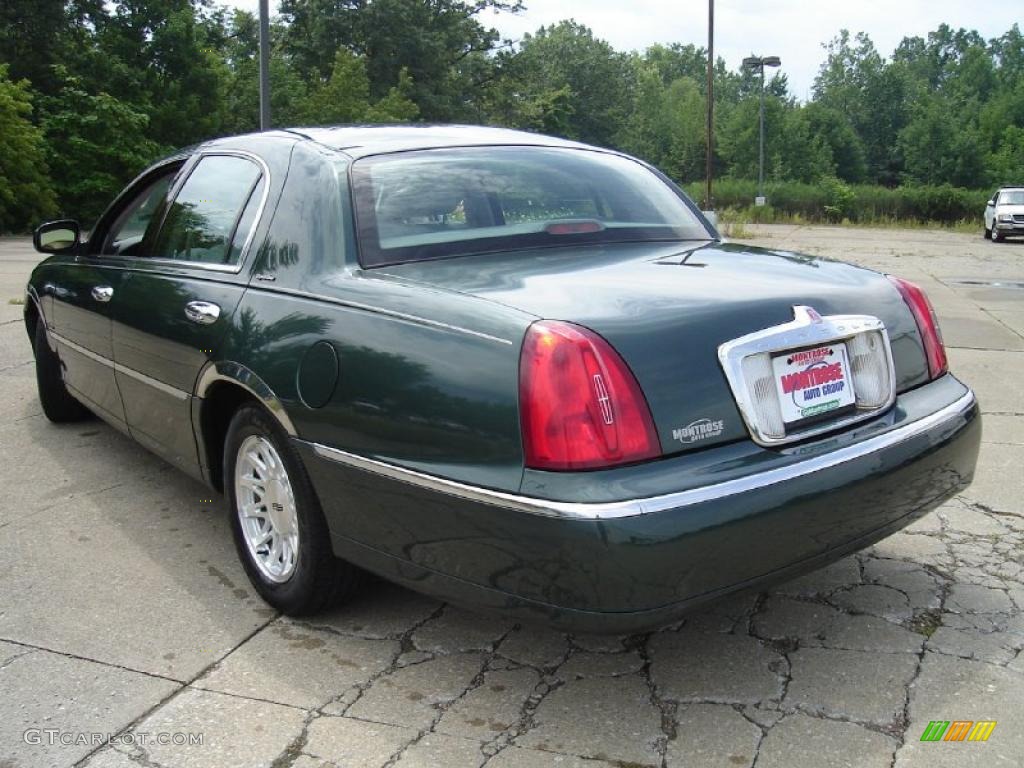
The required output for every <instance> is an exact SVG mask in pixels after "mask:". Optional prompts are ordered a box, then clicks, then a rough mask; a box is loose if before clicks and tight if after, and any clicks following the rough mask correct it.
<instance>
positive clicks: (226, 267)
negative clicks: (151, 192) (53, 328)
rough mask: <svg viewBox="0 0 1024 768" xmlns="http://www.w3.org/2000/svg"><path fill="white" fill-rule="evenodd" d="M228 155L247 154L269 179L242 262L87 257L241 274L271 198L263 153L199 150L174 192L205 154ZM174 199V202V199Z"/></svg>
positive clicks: (247, 240)
mask: <svg viewBox="0 0 1024 768" xmlns="http://www.w3.org/2000/svg"><path fill="white" fill-rule="evenodd" d="M224 155H227V156H232V157H242V158H245V159H247V160H251V161H252V162H254V163H256V165H258V166H259V168H260V173H261V174H262V178H263V179H264V180H265V181H266V183H265V184H264V185H263V194H262V196H261V197H260V205H259V208H257V209H256V217H255V218H254V219H253V222H252V226H251V227H250V228H249V233H248V234H247V235H246V237H245V243H243V244H242V250H241V251H240V252H239V255H238V263H237V264H210V263H208V262H205V261H184V260H182V259H168V258H161V257H159V256H131V255H128V254H124V255H121V254H117V255H115V256H113V257H111V256H104V254H97V255H96V256H95V257H87V258H97V259H104V258H119V259H124V260H125V261H126V262H127V264H129V265H130V266H129V268H130V269H137V268H138V267H139V265H142V264H155V265H157V266H163V267H183V268H187V269H199V270H203V271H206V272H220V273H223V274H229V275H237V274H239V273H240V272H241V271H242V269H243V268H244V267H245V264H246V261H247V260H248V258H249V249H250V248H251V246H252V242H253V240H254V239H255V237H256V230H257V229H259V225H260V222H261V221H262V220H263V213H264V210H265V209H266V206H267V200H268V199H269V198H270V167H269V166H268V165H267V164H266V162H265V161H264V160H263V158H262V157H260V156H259V155H256V154H254V153H252V152H246V151H245V150H242V149H211V150H206V151H202V152H197V153H196V155H195V159H194V161H193V162H192V163H191V165H190V166H189V168H188V174H187V175H186V176H185V178H183V179H182V180H181V182H180V183H179V184H177V185H176V186H175V188H174V192H175V194H177V193H178V192H180V191H181V188H182V186H184V185H185V183H187V182H188V179H189V177H190V176H191V175H192V173H193V172H194V171H195V169H196V168H197V167H198V166H199V163H201V162H202V161H203V158H205V157H216V156H224ZM186 163H188V161H186ZM257 181H258V180H257ZM171 202H172V203H173V202H174V200H173V199H171ZM244 208H245V205H244V204H243V206H242V210H244ZM242 210H239V212H238V216H241V215H242ZM163 226H164V222H161V224H160V228H161V229H162V228H163ZM230 245H231V244H230V243H229V244H228V247H229V248H230Z"/></svg>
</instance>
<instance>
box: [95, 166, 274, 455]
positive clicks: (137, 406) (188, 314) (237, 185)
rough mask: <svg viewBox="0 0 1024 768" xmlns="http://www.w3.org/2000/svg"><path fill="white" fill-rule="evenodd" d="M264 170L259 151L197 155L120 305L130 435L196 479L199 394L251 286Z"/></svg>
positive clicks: (117, 332)
mask: <svg viewBox="0 0 1024 768" xmlns="http://www.w3.org/2000/svg"><path fill="white" fill-rule="evenodd" d="M267 175H268V174H267V170H266V166H265V165H264V164H263V163H262V162H261V161H260V160H259V159H258V158H256V157H255V156H252V155H247V154H243V153H233V152H210V153H204V154H201V155H199V156H198V157H197V158H195V159H194V160H193V162H192V163H191V164H190V165H189V167H188V168H186V169H185V172H184V173H183V178H182V179H181V180H180V181H179V182H178V183H177V185H176V187H175V188H174V189H173V190H172V192H171V195H170V198H169V202H168V204H167V206H166V210H165V211H164V214H163V222H162V224H161V226H160V229H159V231H158V233H157V234H156V236H155V237H154V238H153V239H152V244H151V245H150V244H147V245H146V248H145V251H144V252H143V253H140V254H139V255H138V256H137V257H136V258H134V259H133V260H132V263H131V264H130V270H129V272H128V274H127V276H126V279H125V280H124V282H123V284H122V286H121V288H120V294H119V301H118V303H117V305H116V307H115V310H114V323H113V348H114V360H115V362H116V379H117V385H118V388H119V389H120V392H121V397H122V400H123V402H124V409H125V417H126V419H127V422H128V427H129V429H130V431H131V434H132V436H133V437H134V438H135V439H136V440H138V441H139V442H141V443H142V444H143V445H145V446H146V447H148V448H149V449H151V450H153V451H154V452H156V453H158V454H160V455H161V456H163V457H164V458H166V459H167V460H169V461H171V462H172V463H174V464H176V465H177V466H179V467H180V468H182V469H184V470H185V471H187V472H190V473H192V474H196V475H197V474H198V473H199V469H198V456H197V450H196V443H195V437H194V435H193V431H192V421H191V408H192V395H193V392H194V391H195V383H196V379H197V378H198V376H199V372H200V370H201V369H202V367H203V366H204V365H205V363H206V362H207V361H208V360H210V359H211V358H216V355H217V348H218V345H219V344H220V342H221V340H222V338H223V337H224V333H225V331H226V330H227V328H228V327H229V325H230V321H231V316H232V314H233V313H234V311H235V308H236V307H237V306H238V303H239V300H240V299H241V297H242V293H243V292H244V291H245V286H246V282H247V274H243V273H242V264H243V262H244V257H245V254H246V251H247V248H248V246H249V244H250V242H249V241H250V239H251V236H252V232H253V231H254V225H255V223H256V222H257V220H258V219H259V216H260V213H261V211H262V208H263V205H264V203H265V200H266V190H267V184H268V179H267Z"/></svg>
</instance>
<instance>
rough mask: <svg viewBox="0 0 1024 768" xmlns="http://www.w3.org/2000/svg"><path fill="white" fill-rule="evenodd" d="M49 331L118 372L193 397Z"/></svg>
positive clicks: (180, 397) (185, 397)
mask: <svg viewBox="0 0 1024 768" xmlns="http://www.w3.org/2000/svg"><path fill="white" fill-rule="evenodd" d="M47 333H48V334H49V335H50V336H51V337H53V339H54V340H55V341H56V342H57V343H58V344H61V345H63V346H65V347H67V348H68V349H73V350H74V351H75V352H77V353H78V354H80V355H85V356H86V357H88V358H89V359H90V360H95V361H96V362H97V363H101V364H103V365H105V366H107V367H108V368H113V369H114V371H115V372H116V373H123V374H124V375H126V376H131V377H132V378H133V379H136V380H137V381H141V382H142V383H143V384H148V385H149V386H151V387H153V388H154V389H158V390H160V391H161V392H164V393H165V394H168V395H171V396H172V397H174V398H176V399H178V400H188V399H189V397H191V395H190V394H189V393H188V392H186V391H185V390H183V389H178V388H177V387H172V386H171V385H170V384H165V383H164V382H162V381H157V380H156V379H154V378H153V377H152V376H147V375H146V374H144V373H140V372H139V371H136V370H135V369H134V368H129V367H128V366H126V365H121V364H120V363H117V362H114V361H113V360H111V359H110V358H108V357H104V356H103V355H98V354H96V353H95V352H92V351H90V350H88V349H86V348H85V347H83V346H81V345H80V344H76V343H75V342H73V341H70V340H69V339H66V338H64V337H63V336H61V335H60V334H59V333H56V332H55V331H54V330H53V329H50V328H47Z"/></svg>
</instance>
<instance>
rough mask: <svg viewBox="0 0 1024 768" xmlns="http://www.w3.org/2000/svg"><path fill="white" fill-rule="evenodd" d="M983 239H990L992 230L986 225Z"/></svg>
mask: <svg viewBox="0 0 1024 768" xmlns="http://www.w3.org/2000/svg"><path fill="white" fill-rule="evenodd" d="M985 239H986V240H991V239H992V230H991V229H989V228H988V227H985Z"/></svg>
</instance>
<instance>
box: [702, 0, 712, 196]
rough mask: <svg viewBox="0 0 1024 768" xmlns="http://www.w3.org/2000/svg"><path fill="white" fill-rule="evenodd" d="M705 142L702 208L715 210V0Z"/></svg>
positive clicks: (709, 61) (709, 55) (710, 34)
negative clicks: (712, 186)
mask: <svg viewBox="0 0 1024 768" xmlns="http://www.w3.org/2000/svg"><path fill="white" fill-rule="evenodd" d="M707 118H708V120H707V123H708V124H707V143H706V144H705V149H704V209H705V210H706V211H708V212H709V213H711V212H712V211H714V210H715V199H714V197H712V194H711V173H712V171H713V170H714V168H713V166H714V155H715V147H714V141H715V136H714V132H715V0H708V109H707Z"/></svg>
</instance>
